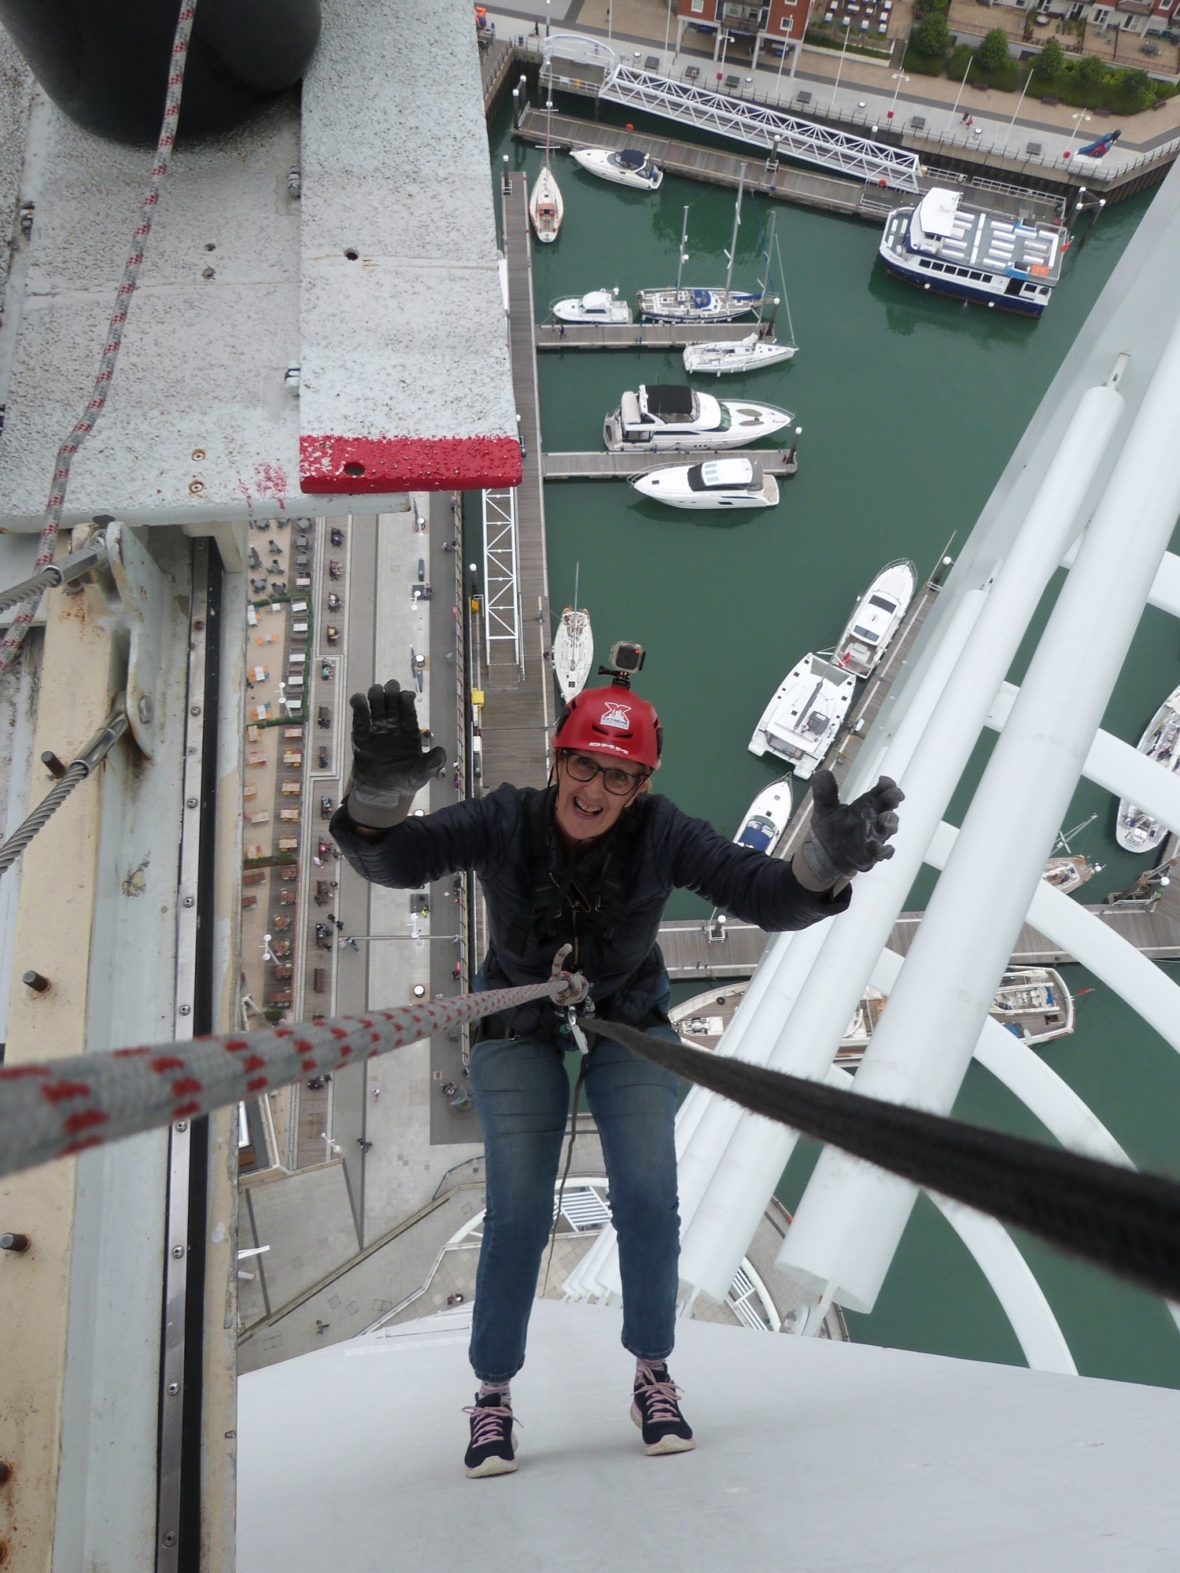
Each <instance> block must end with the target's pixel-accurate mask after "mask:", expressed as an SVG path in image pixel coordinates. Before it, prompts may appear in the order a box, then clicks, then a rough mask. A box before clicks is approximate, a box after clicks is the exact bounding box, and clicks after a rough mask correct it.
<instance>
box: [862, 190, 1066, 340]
mask: <svg viewBox="0 0 1180 1573" xmlns="http://www.w3.org/2000/svg"><path fill="white" fill-rule="evenodd" d="M1068 249H1069V236H1068V233H1067V231H1066V230H1065V228H1064V227H1063V226H1062V225H1060V224H1045V223H1035V222H1034V223H1029V222H1026V221H1025V220H1023V219H1014V218H1009V217H1006V216H1004V215H1003V214H999V213H989V212H987V211H985V210H984V209H982V208H968V207H964V206H963V204H962V193H961V192H958V191H948V190H946V189H945V188H944V187H942V186H935V187H934V189H933V190H931V191H928V192H927V193H926V195H925V196H924V197H923V198H922V200H921V201H920V202H919V203H918V204H917V206H916V207H904V208H896V209H895V210H894V211H893V213H891V214H890V216H889V218H888V219H887V220H886V221H885V232H884V234H883V235H882V236H881V244H880V247H879V251H880V256H881V260H882V262H883V263H884V264H885V267H886V269H887V270H888V271H889V272H890V273H892V274H893V275H894V276H895V277H897V278H899V279H904V280H905V281H906V283H907V284H916V285H917V286H918V288H919V289H928V290H934V291H935V292H936V293H937V294H939V295H950V296H951V297H953V298H954V299H955V300H969V301H974V302H975V303H976V304H978V305H983V306H992V307H996V306H998V307H999V308H1000V310H1001V311H1011V312H1015V313H1017V315H1019V316H1024V317H1039V316H1040V315H1041V313H1042V312H1043V311H1044V309H1045V307H1046V306H1047V305H1048V304H1049V297H1050V295H1051V294H1052V291H1053V286H1054V285H1055V284H1056V283H1057V282H1058V280H1059V279H1060V278H1061V265H1062V260H1063V258H1064V256H1065V253H1066V251H1067V250H1068Z"/></svg>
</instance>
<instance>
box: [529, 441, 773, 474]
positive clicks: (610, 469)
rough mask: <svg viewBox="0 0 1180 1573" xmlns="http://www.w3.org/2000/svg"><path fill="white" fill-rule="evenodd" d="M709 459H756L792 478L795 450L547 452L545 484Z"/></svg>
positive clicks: (768, 470)
mask: <svg viewBox="0 0 1180 1573" xmlns="http://www.w3.org/2000/svg"><path fill="white" fill-rule="evenodd" d="M710 459H756V460H757V461H758V463H759V464H760V465H761V466H762V468H763V470H764V471H765V472H766V474H767V475H794V474H795V473H796V471H797V470H798V468H799V461H798V459H797V458H796V457H795V450H794V448H708V449H705V448H686V449H671V448H663V449H661V450H659V451H658V452H653V451H652V450H651V449H650V448H648V449H645V450H643V451H642V452H639V453H605V452H603V453H547V454H546V455H545V457H544V460H543V466H544V471H545V479H546V480H547V481H618V480H626V479H627V478H628V477H629V476H632V475H647V474H649V473H650V472H651V471H652V470H660V469H666V468H667V467H669V466H671V465H675V464H706V463H708V461H709V460H710Z"/></svg>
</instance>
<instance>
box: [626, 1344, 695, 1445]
mask: <svg viewBox="0 0 1180 1573" xmlns="http://www.w3.org/2000/svg"><path fill="white" fill-rule="evenodd" d="M679 1396H680V1389H679V1388H678V1387H677V1386H676V1384H675V1382H673V1380H672V1378H671V1377H670V1376H669V1375H668V1367H667V1366H666V1365H665V1364H664V1362H663V1361H662V1360H659V1361H655V1362H653V1363H649V1362H647V1361H645V1360H641V1361H640V1362H639V1367H638V1370H637V1373H636V1376H635V1390H634V1392H633V1393H632V1395H631V1418H632V1420H634V1422H635V1424H636V1425H637V1426H638V1427H639V1428H640V1430H641V1431H642V1432H643V1451H644V1452H645V1453H651V1454H653V1455H654V1454H657V1453H688V1452H691V1451H692V1449H693V1448H694V1447H695V1446H696V1443H695V1442H694V1441H693V1437H692V1427H691V1426H690V1425H689V1423H688V1421H687V1420H686V1419H685V1418H684V1416H683V1415H682V1414H681V1413H680V1405H679V1404H678V1403H677V1399H678V1398H679Z"/></svg>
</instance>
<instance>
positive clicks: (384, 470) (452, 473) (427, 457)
mask: <svg viewBox="0 0 1180 1573" xmlns="http://www.w3.org/2000/svg"><path fill="white" fill-rule="evenodd" d="M520 477H521V456H520V444H519V442H518V441H517V440H516V438H515V437H328V436H323V437H301V438H300V439H299V484H300V489H301V490H302V491H304V492H338V493H343V494H344V495H346V496H349V495H353V494H358V495H359V494H361V493H365V492H442V491H477V490H481V489H483V488H486V487H492V486H519V485H520Z"/></svg>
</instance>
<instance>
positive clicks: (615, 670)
mask: <svg viewBox="0 0 1180 1573" xmlns="http://www.w3.org/2000/svg"><path fill="white" fill-rule="evenodd" d="M646 654H647V652H646V651H645V650H644V648H643V646H642V645H641V644H633V643H632V642H631V641H630V640H626V639H620V640H619V641H618V643H617V644H613V645H611V647H610V664H609V665H608V666H600V667H599V668H598V670H599V672H600V673H601V674H602V676H603V677H611V678H613V679H614V680H615V682H616V683H619V684H620V685H621V686H622V687H624V688H626V687H627V686H628V685H629V684H630V682H631V678H632V676H633V675H634V673H636V672H642V671H643V661H644V657H645V656H646Z"/></svg>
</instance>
